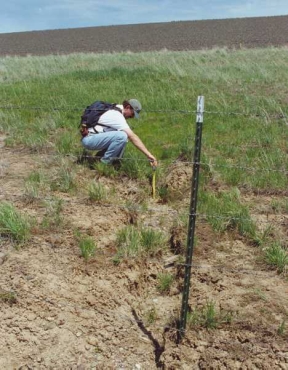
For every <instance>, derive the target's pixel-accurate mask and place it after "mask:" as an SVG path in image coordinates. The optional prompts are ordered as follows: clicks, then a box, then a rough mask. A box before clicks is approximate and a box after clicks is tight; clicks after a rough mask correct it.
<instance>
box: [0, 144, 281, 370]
mask: <svg viewBox="0 0 288 370" xmlns="http://www.w3.org/2000/svg"><path fill="white" fill-rule="evenodd" d="M1 143H2V145H0V189H1V192H0V201H4V200H5V201H9V202H11V203H13V204H14V205H15V207H17V209H18V210H19V211H21V212H23V213H26V214H29V215H33V216H35V217H36V218H37V219H38V220H39V221H40V220H41V219H42V217H43V214H44V208H43V205H42V203H41V201H35V202H32V203H27V199H25V197H24V180H25V178H26V177H27V175H28V174H29V173H31V172H32V171H33V170H34V171H35V170H36V169H40V168H41V169H44V170H46V171H51V166H52V165H51V166H49V165H47V162H48V163H49V158H48V156H47V155H36V154H31V153H29V152H27V151H22V152H19V151H18V152H17V150H12V149H9V148H7V147H5V146H4V141H3V140H2V141H1ZM51 163H52V162H51ZM183 166H184V168H183V167H181V170H180V174H181V175H179V172H177V171H178V170H177V167H173V166H172V168H171V174H170V180H169V181H170V183H169V181H167V184H168V186H171V184H172V183H175V181H176V178H177V179H178V185H179V186H183V188H188V189H189V186H188V187H187V185H189V180H190V177H191V171H190V170H189V168H185V165H183ZM178 168H179V167H178ZM173 173H174V174H175V179H174V180H175V181H172V179H171V176H172V177H173ZM82 175H83V176H84V175H85V176H88V177H91V178H93V177H95V178H96V179H97V180H98V181H102V182H103V184H105V186H106V187H107V189H109V188H112V187H115V188H116V192H117V194H118V202H114V203H111V204H106V205H103V204H102V205H97V204H95V203H89V202H87V199H85V197H79V195H78V197H77V196H76V195H73V194H70V195H67V194H64V193H57V196H58V197H61V198H62V199H63V201H64V203H63V204H64V206H63V217H64V219H65V223H64V224H63V227H62V228H57V227H55V229H50V230H49V232H45V231H43V230H41V229H40V228H39V227H37V225H36V226H35V228H34V230H33V235H32V238H31V241H30V242H29V243H28V245H25V246H23V247H22V248H21V249H19V250H16V249H15V248H14V247H13V245H12V243H11V242H10V241H9V240H7V239H5V238H2V239H0V241H1V247H0V271H1V274H0V297H1V300H0V305H1V311H0V322H1V326H0V369H5V370H10V369H22V370H24V369H59V370H60V369H78V370H80V369H135V370H139V369H142V370H144V369H145V370H146V369H149V370H151V369H158V368H160V369H171V370H172V369H185V370H188V369H189V370H191V369H288V345H287V343H288V342H287V339H288V336H287V330H286V332H284V333H283V334H282V335H280V334H278V333H277V331H278V330H279V327H280V325H281V323H282V322H283V319H284V318H285V317H286V318H287V307H288V284H287V280H285V277H283V276H279V275H277V273H275V272H274V271H269V270H267V267H266V266H264V265H263V263H262V260H261V259H260V258H259V250H258V249H257V248H256V247H253V246H251V245H248V244H247V243H246V242H245V240H242V239H241V238H239V237H238V236H237V235H223V236H221V237H220V236H219V235H216V234H215V233H214V232H213V231H212V230H211V228H210V226H209V225H208V224H206V223H205V222H202V223H201V222H199V223H198V225H197V238H198V243H197V248H196V250H195V258H194V264H195V266H194V268H193V274H192V281H191V296H190V304H191V307H192V308H195V307H198V308H201V307H202V306H205V304H206V303H207V301H214V302H216V307H217V310H221V312H230V313H231V314H232V322H231V323H230V322H224V323H220V324H219V326H218V328H217V329H214V330H213V329H206V328H203V327H196V328H191V329H190V328H188V330H187V334H186V337H185V339H184V340H183V342H182V343H181V344H176V343H175V336H176V329H175V325H174V321H175V318H177V317H178V313H179V308H180V306H181V298H182V295H181V287H182V282H183V280H182V276H183V273H182V272H183V271H182V269H179V268H177V266H176V265H175V264H174V265H173V263H171V264H170V265H169V264H167V263H166V262H165V261H167V258H171V257H173V253H172V252H171V251H167V252H164V253H162V255H159V257H155V258H150V259H146V260H143V259H141V260H136V259H132V258H131V259H128V260H127V261H126V262H124V263H122V264H120V265H115V264H114V263H113V254H114V252H115V233H116V230H117V229H120V228H122V227H123V226H124V225H127V224H128V223H129V222H131V212H129V211H128V212H127V209H125V208H123V207H120V206H119V204H120V203H119V199H121V200H122V201H121V204H124V203H125V201H132V202H133V200H134V201H135V199H136V198H137V197H139V196H140V194H142V192H143V189H142V188H141V184H138V183H136V182H132V181H127V180H125V179H122V180H121V179H118V180H116V179H114V180H113V179H105V178H101V177H99V176H98V175H97V173H95V172H94V171H89V170H88V169H85V168H83V173H82ZM169 184H170V185H169ZM189 195H190V194H189V190H187V196H186V195H185V199H184V200H183V202H182V206H183V208H184V209H185V207H187V206H188V203H189ZM147 199H148V207H149V208H150V209H151V210H153V211H151V212H143V213H141V214H140V215H136V216H135V215H134V222H135V217H136V218H137V220H138V222H140V221H141V222H142V223H143V224H145V225H147V226H150V227H152V228H154V229H156V230H159V229H161V230H162V231H163V232H165V233H166V235H167V239H169V238H171V236H172V234H171V226H172V224H173V221H175V218H176V216H177V214H178V213H180V211H181V210H180V209H179V208H178V209H177V210H175V209H173V208H172V207H171V206H168V205H165V204H160V203H157V201H154V200H153V199H150V197H149V196H148V197H147ZM186 211H188V209H186ZM283 217H284V216H283ZM85 219H88V220H91V222H84V220H85ZM93 220H95V221H93ZM137 220H136V221H137ZM286 220H287V219H286ZM286 226H287V224H286ZM286 226H285V227H286ZM76 227H77V228H79V229H81V230H82V231H83V232H86V233H87V234H89V235H91V236H93V238H95V240H96V241H97V245H98V250H97V253H96V255H95V257H94V258H92V259H91V260H89V262H88V263H85V261H84V260H83V258H81V257H80V252H79V248H78V246H77V242H76V240H75V237H74V234H73V230H74V229H75V228H76ZM181 233H182V235H181ZM177 241H178V246H179V245H180V247H181V245H182V246H183V243H184V241H183V230H177V229H174V231H173V242H172V239H171V245H172V244H173V243H174V244H175V243H176V244H177ZM181 243H182V244H181ZM161 272H170V273H171V274H173V275H174V276H175V277H177V279H175V282H174V284H173V286H172V288H171V289H170V292H169V294H166V295H161V294H160V293H159V292H158V290H157V275H158V274H159V273H161ZM285 315H286V316H285Z"/></svg>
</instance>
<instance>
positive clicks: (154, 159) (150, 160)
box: [149, 156, 158, 170]
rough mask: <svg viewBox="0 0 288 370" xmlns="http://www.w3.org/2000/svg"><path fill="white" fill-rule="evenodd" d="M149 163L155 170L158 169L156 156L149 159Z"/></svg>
mask: <svg viewBox="0 0 288 370" xmlns="http://www.w3.org/2000/svg"><path fill="white" fill-rule="evenodd" d="M149 162H150V165H151V166H152V168H153V170H154V169H156V167H157V165H158V163H157V159H156V158H155V157H154V156H150V157H149Z"/></svg>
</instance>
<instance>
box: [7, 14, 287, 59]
mask: <svg viewBox="0 0 288 370" xmlns="http://www.w3.org/2000/svg"><path fill="white" fill-rule="evenodd" d="M283 45H288V15H285V16H275V17H257V18H235V19H222V20H203V21H182V22H172V23H148V24H138V25H124V26H107V27H88V28H75V29H63V30H50V31H34V32H16V33H7V34H0V55H27V54H31V55H48V54H70V53H78V52H82V53H89V52H92V53H103V52H121V51H128V50H129V51H132V52H142V51H157V50H161V49H168V50H199V49H206V48H213V47H228V48H241V47H245V48H255V47H268V46H283Z"/></svg>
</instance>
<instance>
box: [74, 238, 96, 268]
mask: <svg viewBox="0 0 288 370" xmlns="http://www.w3.org/2000/svg"><path fill="white" fill-rule="evenodd" d="M76 238H77V241H78V245H79V248H80V251H81V256H82V257H83V258H84V260H85V261H86V262H87V261H88V260H89V258H91V257H93V256H94V255H95V253H96V250H97V245H96V243H95V240H94V239H93V238H92V237H91V236H87V235H82V234H81V233H80V232H79V231H77V232H76Z"/></svg>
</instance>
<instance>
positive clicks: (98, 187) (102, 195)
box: [88, 180, 108, 202]
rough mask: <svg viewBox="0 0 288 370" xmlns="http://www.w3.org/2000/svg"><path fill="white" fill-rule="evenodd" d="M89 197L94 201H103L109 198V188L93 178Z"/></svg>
mask: <svg viewBox="0 0 288 370" xmlns="http://www.w3.org/2000/svg"><path fill="white" fill-rule="evenodd" d="M88 192H89V199H90V200H92V201H94V202H101V201H105V200H107V195H108V194H107V190H106V189H105V187H104V186H103V185H102V184H101V183H99V182H95V180H93V181H92V182H91V183H90V185H89V189H88Z"/></svg>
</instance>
